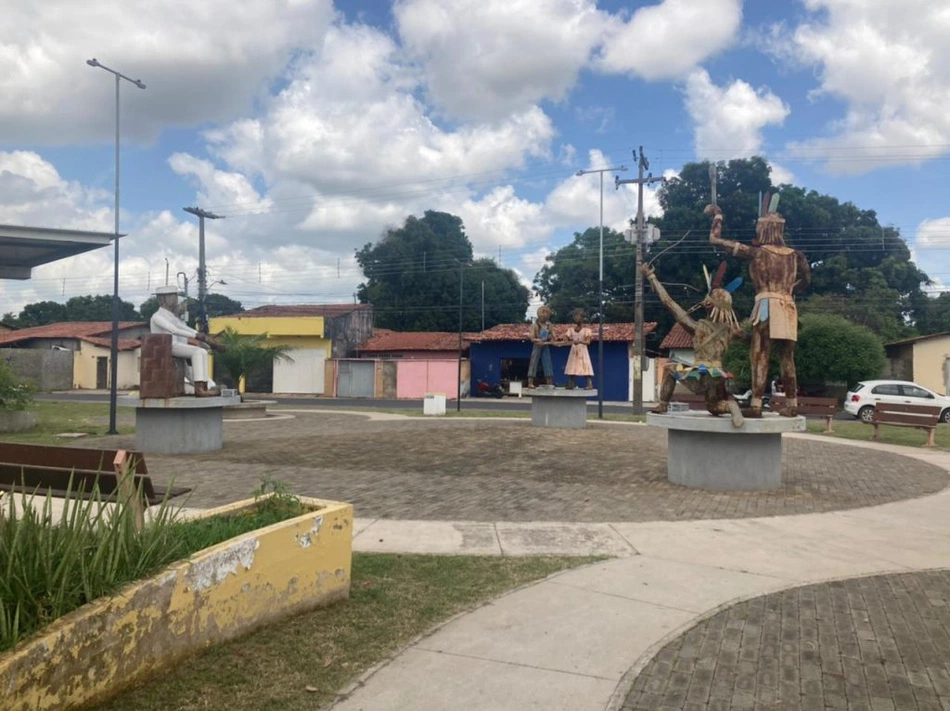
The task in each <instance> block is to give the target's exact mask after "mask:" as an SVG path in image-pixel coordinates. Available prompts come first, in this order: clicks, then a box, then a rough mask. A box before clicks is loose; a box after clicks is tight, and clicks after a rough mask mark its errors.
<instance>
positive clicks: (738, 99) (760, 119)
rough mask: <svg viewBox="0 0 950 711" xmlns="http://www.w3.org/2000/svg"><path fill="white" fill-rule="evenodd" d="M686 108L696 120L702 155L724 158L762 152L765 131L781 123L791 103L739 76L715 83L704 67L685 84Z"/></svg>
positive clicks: (694, 123)
mask: <svg viewBox="0 0 950 711" xmlns="http://www.w3.org/2000/svg"><path fill="white" fill-rule="evenodd" d="M684 94H685V99H686V110H687V111H688V112H689V115H690V117H691V118H692V120H693V132H694V138H695V142H696V154H697V156H698V157H699V158H703V159H710V160H723V159H727V158H740V157H746V156H750V155H753V154H756V153H760V152H761V149H762V143H763V139H762V131H763V129H765V128H766V127H767V126H770V125H780V124H781V123H782V122H783V121H784V120H785V117H786V116H788V114H789V111H790V110H789V108H788V106H787V105H786V104H785V103H784V102H783V101H782V100H781V99H780V98H779V97H778V96H776V95H775V94H773V93H772V92H771V91H769V90H768V89H765V88H760V89H754V88H753V87H752V86H751V85H749V84H748V83H746V82H744V81H742V80H740V79H736V80H734V81H733V82H732V83H731V84H729V85H728V86H725V87H720V86H717V85H716V84H714V83H713V82H712V80H711V79H710V77H709V73H708V72H707V71H706V70H705V69H698V70H696V71H694V72H693V73H692V74H690V75H689V77H688V78H687V79H686V84H685V86H684Z"/></svg>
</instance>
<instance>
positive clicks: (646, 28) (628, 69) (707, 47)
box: [595, 0, 742, 81]
mask: <svg viewBox="0 0 950 711" xmlns="http://www.w3.org/2000/svg"><path fill="white" fill-rule="evenodd" d="M741 22H742V2H741V0H701V1H700V2H697V1H696V0H665V2H662V3H660V4H658V5H651V6H648V7H641V8H639V9H638V10H636V11H635V12H634V13H633V15H632V16H631V17H630V19H629V20H626V21H625V20H624V19H622V18H621V17H618V16H613V17H611V18H610V23H609V29H608V31H607V34H606V36H605V38H604V40H603V46H602V47H601V49H600V55H599V57H598V58H597V60H596V62H595V67H596V68H597V69H599V70H601V71H604V72H608V73H626V74H631V75H633V76H638V77H642V78H644V79H647V80H649V81H656V80H660V79H678V78H680V77H683V76H685V75H686V74H687V73H688V72H689V71H690V70H692V69H693V68H694V67H695V66H696V65H698V64H700V63H702V62H703V61H704V60H706V59H708V58H709V57H711V56H713V55H715V54H717V53H718V52H720V51H722V50H723V49H725V48H726V47H728V46H729V45H730V44H731V43H732V41H733V40H734V38H735V36H736V34H737V32H738V30H739V26H740V24H741Z"/></svg>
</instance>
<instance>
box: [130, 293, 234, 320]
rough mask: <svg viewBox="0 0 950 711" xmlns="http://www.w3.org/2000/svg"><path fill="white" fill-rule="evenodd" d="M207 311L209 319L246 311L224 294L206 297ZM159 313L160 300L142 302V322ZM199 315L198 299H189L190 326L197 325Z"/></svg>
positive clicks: (152, 297) (150, 298) (150, 299)
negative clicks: (196, 319) (196, 320)
mask: <svg viewBox="0 0 950 711" xmlns="http://www.w3.org/2000/svg"><path fill="white" fill-rule="evenodd" d="M205 309H206V310H207V312H208V318H214V317H215V316H231V315H232V314H238V313H241V312H242V311H244V306H243V305H242V304H241V302H240V301H235V300H234V299H231V298H229V297H227V296H225V295H224V294H208V296H207V297H205ZM156 311H158V299H157V298H155V297H154V296H150V297H148V298H147V299H146V300H145V301H143V302H142V305H141V306H139V313H140V314H141V315H142V320H144V321H148V320H149V319H150V318H152V315H153V314H154V313H155V312H156ZM197 314H198V300H197V299H192V298H189V299H188V324H189V325H190V326H192V327H193V326H194V325H195V318H196V316H197Z"/></svg>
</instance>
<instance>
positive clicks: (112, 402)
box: [86, 57, 145, 434]
mask: <svg viewBox="0 0 950 711" xmlns="http://www.w3.org/2000/svg"><path fill="white" fill-rule="evenodd" d="M86 64H88V65H89V66H90V67H96V68H98V69H104V70H105V71H107V72H109V73H110V74H112V75H113V76H115V237H114V238H113V241H114V242H115V264H114V265H113V271H112V343H111V347H110V349H109V360H110V369H109V377H110V379H111V381H112V382H111V383H110V385H109V431H108V433H107V434H118V433H119V430H118V429H116V404H117V400H118V397H117V396H118V389H117V385H118V383H117V381H118V377H119V83H120V81H119V80H120V79H125V80H126V81H127V82H129V83H130V84H133V85H134V86H137V87H138V88H139V89H144V88H145V84H143V83H142V82H141V81H140V80H139V79H130V78H129V77H127V76H125V74H121V73H119V72H117V71H115V70H114V69H110V68H109V67H107V66H106V65H104V64H100V63H99V60H98V59H96V58H95V57H93V58H92V59H87V60H86Z"/></svg>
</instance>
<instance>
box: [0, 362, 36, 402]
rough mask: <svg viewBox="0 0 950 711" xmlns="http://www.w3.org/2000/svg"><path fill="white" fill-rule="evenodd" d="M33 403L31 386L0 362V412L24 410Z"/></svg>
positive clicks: (4, 363)
mask: <svg viewBox="0 0 950 711" xmlns="http://www.w3.org/2000/svg"><path fill="white" fill-rule="evenodd" d="M31 402H33V384H32V383H30V382H29V381H26V380H20V379H19V378H17V377H16V375H14V374H13V371H12V370H10V366H9V365H7V364H6V362H5V361H3V360H0V410H25V409H26V407H27V405H29V404H30V403H31Z"/></svg>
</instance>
